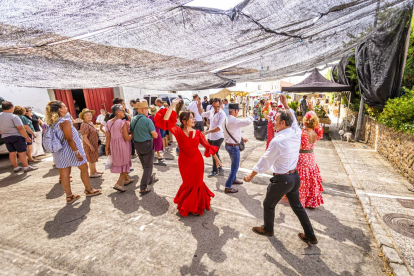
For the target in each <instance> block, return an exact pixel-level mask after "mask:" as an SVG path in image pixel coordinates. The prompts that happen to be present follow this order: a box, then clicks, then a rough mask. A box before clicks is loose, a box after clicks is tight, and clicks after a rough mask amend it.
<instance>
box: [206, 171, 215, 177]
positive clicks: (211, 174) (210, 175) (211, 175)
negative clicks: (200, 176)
mask: <svg viewBox="0 0 414 276" xmlns="http://www.w3.org/2000/svg"><path fill="white" fill-rule="evenodd" d="M216 175H217V172H215V171H212V172H211V173H210V174H209V175H208V177H214V176H216Z"/></svg>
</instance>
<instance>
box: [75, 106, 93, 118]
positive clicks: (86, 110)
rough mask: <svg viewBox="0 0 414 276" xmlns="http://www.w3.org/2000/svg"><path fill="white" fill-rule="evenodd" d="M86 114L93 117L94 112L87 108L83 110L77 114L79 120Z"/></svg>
mask: <svg viewBox="0 0 414 276" xmlns="http://www.w3.org/2000/svg"><path fill="white" fill-rule="evenodd" d="M88 112H90V113H92V116H93V115H95V110H90V109H88V108H84V109H83V110H82V112H81V113H79V118H81V119H82V120H83V115H85V113H88Z"/></svg>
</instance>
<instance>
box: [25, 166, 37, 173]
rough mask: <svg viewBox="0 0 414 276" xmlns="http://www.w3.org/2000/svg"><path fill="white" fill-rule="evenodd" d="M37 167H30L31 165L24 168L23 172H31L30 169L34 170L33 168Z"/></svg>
mask: <svg viewBox="0 0 414 276" xmlns="http://www.w3.org/2000/svg"><path fill="white" fill-rule="evenodd" d="M37 169H38V168H35V167H31V166H29V167H28V168H27V169H24V172H31V171H35V170H37Z"/></svg>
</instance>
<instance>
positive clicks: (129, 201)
mask: <svg viewBox="0 0 414 276" xmlns="http://www.w3.org/2000/svg"><path fill="white" fill-rule="evenodd" d="M131 178H132V179H134V182H133V183H131V184H129V185H128V186H126V187H124V188H125V190H126V192H124V193H121V192H118V191H115V190H114V192H113V193H112V194H110V195H109V196H108V197H110V198H111V201H112V204H113V205H114V207H115V208H117V209H118V210H120V211H122V212H123V213H124V214H132V213H134V212H136V211H138V209H139V206H140V205H141V206H142V208H144V210H147V211H148V212H149V213H150V215H151V216H161V215H163V214H165V213H166V212H168V209H169V208H170V204H169V202H168V200H167V199H165V197H162V196H159V195H157V193H155V191H154V189H153V187H152V186H153V185H150V186H149V187H151V189H152V191H151V192H150V193H148V194H146V195H144V196H141V198H138V196H137V194H136V193H138V192H139V183H138V176H133V177H131ZM137 186H138V187H137ZM136 190H138V191H136Z"/></svg>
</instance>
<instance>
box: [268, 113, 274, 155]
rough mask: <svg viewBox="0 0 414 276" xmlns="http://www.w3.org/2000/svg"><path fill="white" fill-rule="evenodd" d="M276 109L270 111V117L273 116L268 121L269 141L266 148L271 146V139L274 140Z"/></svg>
mask: <svg viewBox="0 0 414 276" xmlns="http://www.w3.org/2000/svg"><path fill="white" fill-rule="evenodd" d="M275 115H276V111H275V110H271V111H270V112H269V117H270V118H271V119H270V120H269V121H268V123H267V142H266V150H267V148H268V147H269V144H270V141H272V139H273V137H275V129H274V128H273V120H274V118H275Z"/></svg>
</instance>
